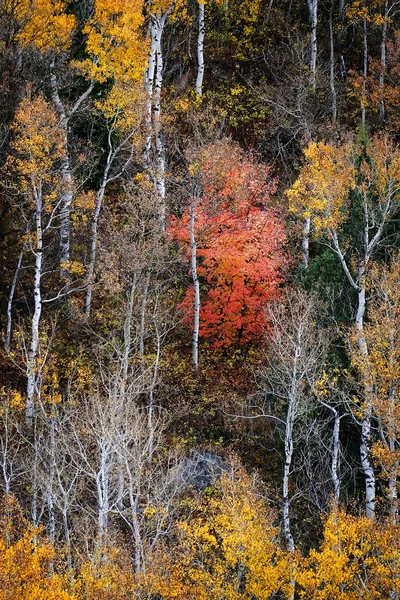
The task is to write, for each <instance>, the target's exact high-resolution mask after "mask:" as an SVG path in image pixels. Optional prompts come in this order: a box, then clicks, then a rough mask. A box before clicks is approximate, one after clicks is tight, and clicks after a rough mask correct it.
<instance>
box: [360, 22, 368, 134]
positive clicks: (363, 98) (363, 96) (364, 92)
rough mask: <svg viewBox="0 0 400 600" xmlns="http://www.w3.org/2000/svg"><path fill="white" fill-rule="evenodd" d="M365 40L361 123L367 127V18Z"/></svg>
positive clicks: (364, 30)
mask: <svg viewBox="0 0 400 600" xmlns="http://www.w3.org/2000/svg"><path fill="white" fill-rule="evenodd" d="M363 41H364V56H363V81H362V88H361V124H362V125H363V127H365V96H366V91H367V76H368V38H367V19H364V21H363Z"/></svg>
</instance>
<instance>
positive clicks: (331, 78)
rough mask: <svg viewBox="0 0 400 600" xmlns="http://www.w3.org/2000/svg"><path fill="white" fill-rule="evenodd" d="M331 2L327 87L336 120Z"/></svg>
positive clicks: (333, 117) (334, 119)
mask: <svg viewBox="0 0 400 600" xmlns="http://www.w3.org/2000/svg"><path fill="white" fill-rule="evenodd" d="M332 12H333V2H332V5H331V9H330V11H329V41H330V57H329V87H330V90H331V99H332V120H333V121H336V117H337V95H336V87H335V40H334V37H333V15H332Z"/></svg>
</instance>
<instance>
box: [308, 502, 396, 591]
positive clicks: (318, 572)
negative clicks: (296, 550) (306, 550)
mask: <svg viewBox="0 0 400 600" xmlns="http://www.w3.org/2000/svg"><path fill="white" fill-rule="evenodd" d="M399 560H400V537H399V528H398V527H396V526H394V525H392V524H391V523H382V524H377V523H376V522H374V521H371V520H370V519H367V518H366V517H356V516H351V515H346V514H345V513H344V512H343V511H341V510H337V509H334V510H333V511H332V512H331V514H330V515H329V518H328V519H327V521H326V523H325V529H324V539H323V542H322V544H321V547H320V548H319V549H318V550H311V552H310V555H309V556H308V557H307V558H306V559H304V560H300V562H299V564H298V568H297V572H296V573H297V574H296V580H297V583H298V585H299V586H300V591H299V595H300V597H301V598H305V599H309V600H360V599H365V600H367V599H368V600H378V599H381V598H391V597H393V598H395V597H397V595H398V594H399V592H400V579H399V577H398V564H399Z"/></svg>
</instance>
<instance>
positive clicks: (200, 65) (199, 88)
mask: <svg viewBox="0 0 400 600" xmlns="http://www.w3.org/2000/svg"><path fill="white" fill-rule="evenodd" d="M198 6H199V32H198V36H197V78H196V94H197V95H198V96H200V97H201V96H202V94H203V78H204V35H205V29H206V23H205V5H204V0H198Z"/></svg>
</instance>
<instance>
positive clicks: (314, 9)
mask: <svg viewBox="0 0 400 600" xmlns="http://www.w3.org/2000/svg"><path fill="white" fill-rule="evenodd" d="M307 6H308V11H309V13H310V20H311V42H310V43H311V58H310V74H311V86H312V88H313V90H315V86H316V74H317V23H318V0H307Z"/></svg>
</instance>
